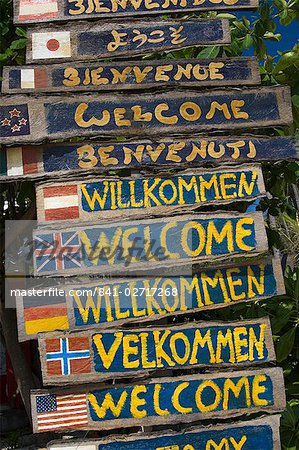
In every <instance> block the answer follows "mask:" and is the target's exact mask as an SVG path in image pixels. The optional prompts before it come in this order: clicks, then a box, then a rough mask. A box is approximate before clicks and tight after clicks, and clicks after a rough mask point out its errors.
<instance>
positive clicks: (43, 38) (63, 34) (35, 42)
mask: <svg viewBox="0 0 299 450" xmlns="http://www.w3.org/2000/svg"><path fill="white" fill-rule="evenodd" d="M70 57H71V33H70V31H57V32H52V33H51V32H43V33H32V59H33V60H35V59H44V58H48V59H54V58H55V59H56V58H70Z"/></svg>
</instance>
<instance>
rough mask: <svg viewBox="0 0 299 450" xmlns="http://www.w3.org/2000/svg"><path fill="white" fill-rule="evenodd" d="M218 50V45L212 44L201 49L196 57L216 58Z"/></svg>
mask: <svg viewBox="0 0 299 450" xmlns="http://www.w3.org/2000/svg"><path fill="white" fill-rule="evenodd" d="M219 52H220V47H217V46H214V47H206V48H204V49H202V50H201V51H200V52H199V53H198V55H197V58H216V56H218V54H219Z"/></svg>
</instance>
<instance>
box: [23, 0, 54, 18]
mask: <svg viewBox="0 0 299 450" xmlns="http://www.w3.org/2000/svg"><path fill="white" fill-rule="evenodd" d="M57 16H58V2H57V0H20V10H19V20H21V21H26V20H34V19H55V17H57Z"/></svg>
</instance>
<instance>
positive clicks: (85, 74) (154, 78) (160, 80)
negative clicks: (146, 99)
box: [2, 58, 261, 94]
mask: <svg viewBox="0 0 299 450" xmlns="http://www.w3.org/2000/svg"><path fill="white" fill-rule="evenodd" d="M260 82H261V77H260V73H259V68H258V63H257V60H256V58H229V59H228V58H214V59H189V60H188V59H184V60H169V59H167V60H158V61H152V60H151V61H126V62H123V61H122V62H115V63H100V62H91V63H66V64H51V65H47V66H21V67H20V66H15V67H11V66H8V67H4V68H3V81H2V92H3V93H5V94H18V93H36V92H45V93H48V92H66V91H67V92H72V91H77V92H78V91H86V92H89V91H97V92H102V91H107V90H108V91H109V90H115V89H135V90H136V89H149V88H158V87H161V86H167V87H170V86H175V87H177V86H187V87H199V86H213V87H217V86H240V85H251V84H253V85H254V84H260Z"/></svg>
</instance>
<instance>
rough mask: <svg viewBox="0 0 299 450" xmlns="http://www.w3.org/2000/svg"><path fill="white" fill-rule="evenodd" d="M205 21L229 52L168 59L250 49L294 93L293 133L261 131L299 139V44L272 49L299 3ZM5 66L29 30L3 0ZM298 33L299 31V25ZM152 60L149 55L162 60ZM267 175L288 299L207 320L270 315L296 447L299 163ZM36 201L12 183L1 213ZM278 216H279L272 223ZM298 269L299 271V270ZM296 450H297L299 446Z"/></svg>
mask: <svg viewBox="0 0 299 450" xmlns="http://www.w3.org/2000/svg"><path fill="white" fill-rule="evenodd" d="M192 16H200V17H223V18H228V19H230V23H231V34H232V42H231V44H230V45H226V46H223V47H216V46H215V47H206V48H195V47H193V48H189V49H184V50H178V51H174V52H169V53H168V54H167V55H166V57H167V58H170V59H172V58H192V57H195V58H214V57H221V56H228V57H233V56H241V55H242V54H244V52H246V51H248V50H249V49H251V50H253V52H254V54H255V55H256V56H257V57H258V59H259V60H260V72H261V78H262V83H263V84H266V85H275V84H288V85H290V86H291V89H292V102H293V113H294V123H293V125H292V126H291V127H289V128H287V129H280V128H278V129H275V130H269V131H266V132H265V130H258V132H259V133H263V134H265V133H268V134H272V135H273V134H277V135H296V136H298V135H299V43H297V44H295V45H294V47H293V48H290V49H287V50H286V51H284V52H282V53H279V52H278V53H277V54H276V55H274V56H273V55H270V54H269V48H268V44H269V42H271V41H279V40H280V39H281V37H282V36H281V34H280V33H278V32H277V22H278V21H279V22H280V24H281V25H282V26H284V27H285V31H284V33H286V34H287V33H288V26H289V25H290V24H291V23H292V22H293V21H298V20H299V1H298V0H289V1H286V0H273V2H270V1H267V0H264V1H261V6H260V8H259V10H258V14H255V15H252V16H251V17H249V16H248V15H246V16H245V15H244V16H241V15H240V14H239V13H238V14H234V13H218V14H217V13H215V12H208V13H202V14H192ZM0 17H1V20H0V36H1V42H0V65H1V64H2V65H4V64H22V63H23V62H24V48H25V45H26V39H25V31H24V29H22V28H19V27H17V28H14V27H13V25H12V19H11V17H12V1H11V0H0ZM298 28H299V27H298ZM162 56H164V57H165V55H157V54H155V55H150V56H147V57H146V58H161V57H162ZM263 169H264V175H265V181H266V187H267V191H268V193H269V195H268V196H267V198H266V199H265V200H263V201H262V202H261V204H260V208H261V209H262V211H263V212H264V214H265V218H266V220H267V224H268V237H269V243H270V246H271V247H272V248H273V247H275V248H277V249H279V250H280V251H281V253H282V254H283V255H284V256H283V260H284V262H285V263H286V262H287V264H285V265H286V268H285V284H286V294H285V295H283V296H280V297H276V298H274V299H272V300H270V301H269V300H268V301H261V302H256V303H250V304H246V305H241V306H240V305H235V306H234V307H232V308H226V309H224V310H218V311H217V312H213V313H210V314H209V315H208V318H213V319H214V318H218V319H223V320H236V319H238V318H249V317H262V316H265V315H269V316H270V318H271V322H272V328H273V334H274V339H275V346H276V352H277V360H278V363H279V365H280V366H281V367H282V368H283V370H284V375H285V383H286V393H287V399H288V407H287V409H286V412H285V413H284V414H283V418H282V427H281V436H282V443H283V448H284V449H288V450H295V448H296V442H297V444H298V439H299V423H298V422H299V382H298V380H296V373H298V371H299V362H298V361H299V345H298V337H299V336H298V329H299V268H298V264H296V262H297V263H298V258H299V256H298V255H299V249H298V245H299V243H298V241H299V225H298V205H296V203H295V202H294V189H296V185H298V179H299V165H298V164H297V163H294V162H291V163H290V162H289V163H287V162H283V163H276V164H265V165H264V168H263ZM294 186H295V188H294ZM33 198H34V189H33V185H32V184H31V183H14V184H10V185H9V186H3V187H2V191H0V208H1V210H2V211H4V217H5V218H18V217H21V216H22V214H23V213H24V211H26V209H27V208H28V207H29V206H30V204H31V203H32V202H33ZM273 218H275V219H276V220H275V219H274V220H273ZM296 266H297V267H296ZM297 448H298V447H297Z"/></svg>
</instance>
